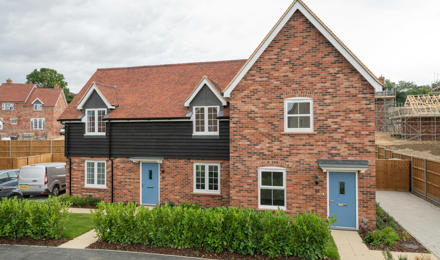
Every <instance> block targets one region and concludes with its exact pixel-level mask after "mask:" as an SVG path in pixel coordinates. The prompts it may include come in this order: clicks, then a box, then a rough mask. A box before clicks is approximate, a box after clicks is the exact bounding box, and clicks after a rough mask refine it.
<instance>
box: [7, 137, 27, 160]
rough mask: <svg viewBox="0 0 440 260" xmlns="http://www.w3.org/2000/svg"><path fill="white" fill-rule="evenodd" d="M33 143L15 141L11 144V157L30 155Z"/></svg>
mask: <svg viewBox="0 0 440 260" xmlns="http://www.w3.org/2000/svg"><path fill="white" fill-rule="evenodd" d="M30 143H31V141H25V140H14V141H12V142H11V157H23V156H28V155H30V150H31V149H30V145H31V144H30Z"/></svg>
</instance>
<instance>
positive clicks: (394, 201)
mask: <svg viewBox="0 0 440 260" xmlns="http://www.w3.org/2000/svg"><path fill="white" fill-rule="evenodd" d="M376 201H377V202H378V203H379V204H380V206H381V207H382V208H383V209H384V210H385V211H386V212H387V213H388V214H390V215H391V216H392V217H393V218H394V219H395V220H396V221H397V222H399V224H400V225H402V227H404V228H405V229H406V230H407V231H408V232H409V233H410V234H411V235H412V236H413V237H415V238H416V239H417V240H418V241H419V242H420V243H422V244H423V245H424V246H425V247H426V248H428V250H430V251H431V252H432V253H433V254H434V255H436V256H437V257H438V258H440V208H439V207H437V206H435V205H433V204H431V203H429V202H427V201H425V200H423V199H421V198H419V197H417V196H415V195H413V194H411V193H409V192H396V191H377V192H376Z"/></svg>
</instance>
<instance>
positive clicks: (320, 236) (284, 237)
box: [93, 202, 331, 259]
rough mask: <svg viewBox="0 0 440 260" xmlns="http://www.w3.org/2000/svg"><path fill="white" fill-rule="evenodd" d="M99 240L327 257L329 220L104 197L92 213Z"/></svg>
mask: <svg viewBox="0 0 440 260" xmlns="http://www.w3.org/2000/svg"><path fill="white" fill-rule="evenodd" d="M93 222H94V228H95V231H96V233H97V235H98V238H99V240H101V241H106V242H119V243H123V244H132V243H140V244H146V245H153V246H164V247H172V248H178V249H181V248H198V249H203V250H206V251H209V252H217V253H219V252H223V251H229V252H234V253H239V254H243V255H254V254H259V255H267V256H269V257H280V256H297V257H302V258H307V259H319V258H324V257H325V251H326V245H327V243H328V242H329V240H330V239H331V235H330V223H329V221H328V220H326V219H322V218H321V217H320V216H319V215H316V214H314V213H303V214H298V215H297V216H296V217H295V218H291V217H290V216H289V215H287V214H286V213H284V212H282V211H255V210H252V209H242V208H234V207H229V208H225V207H221V208H215V209H204V208H200V207H195V206H188V205H185V206H175V207H173V206H170V205H165V206H157V207H155V208H153V209H152V210H150V209H148V208H145V207H143V206H141V207H139V208H136V205H135V204H134V203H128V204H127V205H123V204H122V203H117V204H108V203H104V202H101V203H99V204H98V209H97V210H96V211H95V212H94V213H93Z"/></svg>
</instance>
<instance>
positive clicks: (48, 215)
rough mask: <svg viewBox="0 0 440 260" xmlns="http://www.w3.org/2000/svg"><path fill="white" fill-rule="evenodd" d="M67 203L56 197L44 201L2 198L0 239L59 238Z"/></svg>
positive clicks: (0, 206)
mask: <svg viewBox="0 0 440 260" xmlns="http://www.w3.org/2000/svg"><path fill="white" fill-rule="evenodd" d="M69 206H70V203H68V202H60V200H59V199H58V198H56V197H49V198H48V199H47V200H46V201H32V200H20V199H17V198H12V199H7V198H3V200H2V201H1V202H0V237H8V238H21V237H30V238H34V239H40V238H60V236H61V232H62V228H63V227H62V222H61V219H62V218H63V217H64V216H66V215H67V214H68V213H67V208H68V207H69Z"/></svg>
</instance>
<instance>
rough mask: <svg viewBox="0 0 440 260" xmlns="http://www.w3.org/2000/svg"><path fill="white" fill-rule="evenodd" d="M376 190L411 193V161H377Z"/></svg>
mask: <svg viewBox="0 0 440 260" xmlns="http://www.w3.org/2000/svg"><path fill="white" fill-rule="evenodd" d="M376 188H377V189H378V190H392V191H409V190H410V161H408V160H376Z"/></svg>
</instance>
